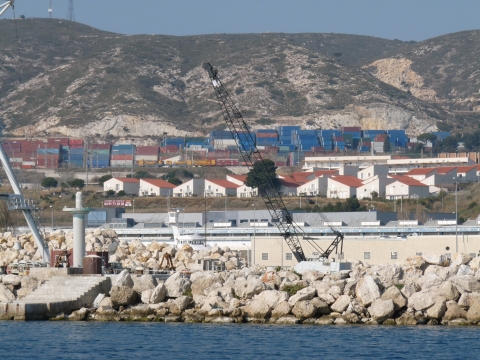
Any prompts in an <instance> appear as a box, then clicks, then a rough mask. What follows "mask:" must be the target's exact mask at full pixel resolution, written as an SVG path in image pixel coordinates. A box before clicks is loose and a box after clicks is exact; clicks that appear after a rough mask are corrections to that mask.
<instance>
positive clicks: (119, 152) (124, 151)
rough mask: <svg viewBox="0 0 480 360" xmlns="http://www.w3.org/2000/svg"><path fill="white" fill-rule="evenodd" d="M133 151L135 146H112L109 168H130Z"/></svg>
mask: <svg viewBox="0 0 480 360" xmlns="http://www.w3.org/2000/svg"><path fill="white" fill-rule="evenodd" d="M182 140H183V138H182ZM167 146H168V144H167ZM134 150H135V145H131V144H123V145H113V146H112V153H111V155H110V166H112V167H130V166H132V165H133V152H134Z"/></svg>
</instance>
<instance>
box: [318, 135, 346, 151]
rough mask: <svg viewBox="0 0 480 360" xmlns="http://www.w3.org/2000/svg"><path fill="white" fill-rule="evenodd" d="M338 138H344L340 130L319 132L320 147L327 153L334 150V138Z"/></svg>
mask: <svg viewBox="0 0 480 360" xmlns="http://www.w3.org/2000/svg"><path fill="white" fill-rule="evenodd" d="M337 136H342V133H341V132H340V130H317V137H318V140H319V142H320V146H322V147H323V148H324V149H325V150H326V151H330V150H333V138H334V137H337Z"/></svg>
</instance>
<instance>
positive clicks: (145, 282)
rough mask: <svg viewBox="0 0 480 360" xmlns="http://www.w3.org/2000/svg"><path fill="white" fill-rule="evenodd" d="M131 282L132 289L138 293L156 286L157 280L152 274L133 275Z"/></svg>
mask: <svg viewBox="0 0 480 360" xmlns="http://www.w3.org/2000/svg"><path fill="white" fill-rule="evenodd" d="M133 284H134V285H133V290H135V291H136V292H137V293H139V294H142V293H143V292H144V291H146V290H151V289H155V287H156V286H157V281H156V280H155V279H154V278H153V276H152V275H142V276H136V277H134V278H133Z"/></svg>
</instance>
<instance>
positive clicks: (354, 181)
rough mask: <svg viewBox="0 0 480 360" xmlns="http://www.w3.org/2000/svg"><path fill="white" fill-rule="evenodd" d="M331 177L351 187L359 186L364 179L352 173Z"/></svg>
mask: <svg viewBox="0 0 480 360" xmlns="http://www.w3.org/2000/svg"><path fill="white" fill-rule="evenodd" d="M331 179H333V180H335V181H336V182H339V183H341V184H343V185H347V186H350V187H359V186H362V185H363V180H360V179H359V178H357V177H355V176H350V175H338V176H332V177H331Z"/></svg>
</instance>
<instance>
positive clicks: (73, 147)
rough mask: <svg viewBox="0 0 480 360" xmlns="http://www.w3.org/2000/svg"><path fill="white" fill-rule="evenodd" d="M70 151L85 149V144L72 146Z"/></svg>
mask: <svg viewBox="0 0 480 360" xmlns="http://www.w3.org/2000/svg"><path fill="white" fill-rule="evenodd" d="M70 149H83V144H74V145H72V144H70Z"/></svg>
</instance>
